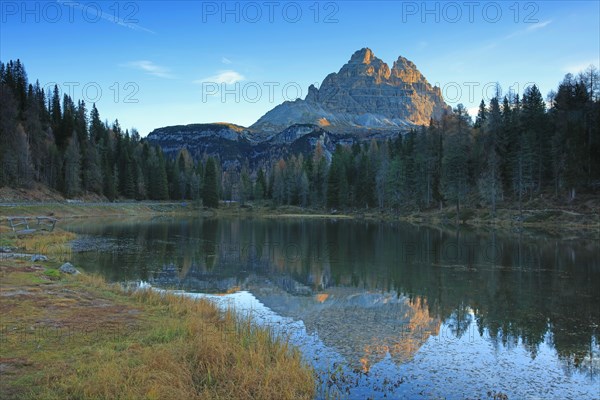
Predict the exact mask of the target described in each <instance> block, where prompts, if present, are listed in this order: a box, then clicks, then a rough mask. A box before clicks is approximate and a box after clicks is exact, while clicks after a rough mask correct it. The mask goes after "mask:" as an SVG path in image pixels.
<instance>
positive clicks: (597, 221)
mask: <svg viewBox="0 0 600 400" xmlns="http://www.w3.org/2000/svg"><path fill="white" fill-rule="evenodd" d="M15 215H18V216H38V215H52V216H54V217H57V218H60V219H62V218H87V217H121V216H125V217H136V216H144V217H148V216H156V215H163V216H186V215H188V216H194V217H197V216H203V217H241V218H311V219H354V220H371V221H384V222H394V221H401V222H407V223H411V224H415V225H435V226H446V227H453V226H456V212H455V209H454V207H445V208H443V209H430V210H424V211H414V210H400V211H392V210H384V211H381V210H378V209H371V210H340V211H335V212H331V210H322V209H310V208H302V207H297V206H280V207H273V206H271V205H270V204H269V203H268V202H261V203H254V204H251V205H247V206H240V205H238V204H222V205H221V207H220V208H218V209H207V208H202V207H200V206H199V205H198V204H197V203H193V202H122V203H120V202H116V203H108V202H106V203H103V202H93V203H67V202H54V203H23V202H21V203H14V204H11V205H10V206H7V205H1V204H0V224H1V225H3V227H0V234H2V233H3V232H6V225H7V223H6V221H4V220H5V219H6V218H7V217H9V216H15ZM460 225H463V226H466V227H473V228H478V227H482V228H493V229H499V230H511V231H520V230H523V229H533V230H538V231H542V232H547V233H551V234H556V233H560V232H563V233H568V234H573V233H574V234H577V235H583V236H594V237H600V209H596V208H595V207H593V206H592V207H587V208H584V207H578V208H577V207H576V208H567V207H560V206H557V205H556V204H552V203H536V202H533V203H530V204H525V206H524V208H523V211H522V213H520V212H519V211H518V210H517V209H515V208H499V209H498V210H497V212H496V215H495V216H492V213H491V212H490V210H489V209H478V208H465V209H464V210H462V211H461V213H460Z"/></svg>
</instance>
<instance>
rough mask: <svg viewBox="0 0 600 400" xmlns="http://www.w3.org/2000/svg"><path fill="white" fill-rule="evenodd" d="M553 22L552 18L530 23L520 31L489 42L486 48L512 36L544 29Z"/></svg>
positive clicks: (488, 48) (491, 47)
mask: <svg viewBox="0 0 600 400" xmlns="http://www.w3.org/2000/svg"><path fill="white" fill-rule="evenodd" d="M551 23H552V20H551V19H549V20H547V21H543V22H536V23H535V24H532V25H529V26H528V27H527V28H525V29H520V30H518V31H515V32H513V33H511V34H508V35H506V36H504V37H502V38H500V39H498V40H496V41H494V42H492V43H490V44H488V45H487V46H485V47H484V50H490V49H493V48H495V47H496V46H498V45H499V44H500V43H502V42H505V41H507V40H510V39H512V38H515V37H518V36H523V35H527V34H529V33H532V32H535V31H537V30H540V29H543V28H545V27H547V26H548V25H550V24H551Z"/></svg>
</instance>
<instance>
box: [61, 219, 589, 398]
mask: <svg viewBox="0 0 600 400" xmlns="http://www.w3.org/2000/svg"><path fill="white" fill-rule="evenodd" d="M70 229H72V230H73V231H75V232H78V233H82V234H84V236H83V238H82V239H80V240H79V243H78V242H76V243H75V246H74V247H75V249H76V250H77V252H76V254H75V262H77V263H79V264H81V265H85V266H86V267H87V268H86V269H87V270H92V269H96V270H97V271H100V272H102V273H103V274H104V275H105V276H107V277H109V278H110V279H112V280H120V281H124V280H144V281H147V282H149V283H150V284H151V285H153V286H156V287H161V288H165V289H179V290H185V291H187V292H199V293H235V292H239V291H243V292H247V293H249V294H251V296H252V298H253V299H254V300H253V301H256V302H257V304H260V305H261V307H264V308H265V309H268V310H271V311H272V312H273V313H274V314H276V315H277V316H279V317H281V318H286V319H288V320H290V321H300V322H301V323H302V326H303V335H305V336H306V337H312V338H316V339H315V340H318V342H319V343H320V346H321V347H319V350H318V351H316V350H315V347H314V346H312V347H311V346H306V345H305V346H304V347H303V352H305V353H306V354H307V357H308V358H309V359H311V362H313V365H316V366H317V367H318V368H321V370H322V371H328V373H331V371H332V370H335V368H337V366H339V365H343V368H342V370H343V371H348V373H350V374H354V375H353V377H351V379H350V378H349V380H352V382H353V384H355V386H352V385H351V386H352V387H351V388H346V389H347V390H345V393H346V394H348V393H351V394H352V395H356V396H362V395H369V396H375V397H380V396H381V395H382V394H383V393H386V390H388V389H385V386H386V385H385V384H384V383H385V382H387V387H392V389H394V390H395V391H394V392H393V393H396V395H398V396H400V395H402V393H404V394H406V395H408V394H410V393H413V394H414V393H417V394H418V393H420V392H419V390H420V389H419V388H421V389H423V388H424V389H423V390H424V391H423V393H424V394H423V397H428V396H437V395H442V394H443V395H447V396H448V397H449V398H464V397H469V396H471V397H472V396H474V395H476V396H484V395H485V393H487V391H489V390H500V389H502V390H503V391H504V392H506V393H511V394H513V395H514V396H516V397H527V396H529V395H531V396H538V395H541V394H542V393H544V395H548V393H550V394H551V397H555V396H558V397H564V398H571V397H572V398H576V397H577V396H580V395H581V396H584V397H590V394H593V395H592V398H593V396H597V388H598V378H597V370H598V366H599V363H598V359H599V357H600V350H599V342H598V326H599V325H600V311H599V310H600V286H599V284H600V280H599V278H600V245H599V244H598V241H597V240H588V241H586V240H564V239H562V238H559V237H550V236H543V235H534V234H531V233H524V232H521V233H518V234H500V233H497V232H493V231H490V232H488V231H475V230H467V229H460V230H444V229H436V228H428V227H416V226H412V225H407V224H399V223H398V224H390V223H375V222H355V221H330V220H292V219H290V220H283V221H281V220H261V219H212V220H206V219H204V220H203V219H187V220H186V219H161V220H155V221H115V222H107V221H102V222H101V223H98V224H93V223H89V222H88V223H87V224H85V225H80V224H74V225H73V226H71V227H70ZM97 238H102V239H101V240H102V243H103V245H102V249H101V250H99V251H95V248H94V245H93V243H94V240H96V239H97ZM111 240H112V241H113V242H114V243H113V244H114V246H113V247H112V250H111V249H110V246H108V247H109V249H107V246H106V241H111ZM86 243H87V245H86ZM298 343H300V345H301V347H302V340H301V339H298ZM325 349H326V350H325ZM323 353H326V354H328V356H327V357H326V358H327V361H325V360H324V359H323V358H322V357H321V356H320V355H319V354H321V355H322V354H323ZM334 364H335V365H336V367H335V368H334V367H333V365H334ZM393 366H394V367H393ZM407 368H410V370H408V369H407ZM456 368H463V369H465V368H466V369H467V371H468V372H469V373H468V374H467V375H466V376H465V371H464V370H462V371H461V370H460V369H456ZM415 371H417V372H415ZM376 375H377V376H379V378H377V377H376ZM499 376H500V377H502V379H499V378H498V377H499ZM442 378H443V379H442ZM550 378H552V382H553V383H548V382H546V380H547V379H550ZM328 379H329V378H328ZM439 379H442V380H441V381H440V383H438V384H437V386H436V384H435V382H436V380H439ZM469 379H471V380H472V381H470V380H469ZM445 380H449V381H452V382H455V384H456V385H458V386H457V387H456V388H451V386H452V385H449V384H442V383H443V382H444V381H445ZM524 380H525V381H527V380H529V381H531V382H532V383H531V384H528V385H523V382H524ZM419 382H421V383H419ZM536 382H537V383H536ZM339 385H341V384H340V380H339V379H337V380H336V382H335V383H334V384H332V383H331V382H327V379H325V380H324V382H323V386H324V387H331V386H333V388H336V387H338V386H339ZM439 385H442V386H441V387H438V386H439ZM464 385H467V386H464ZM548 385H550V386H548ZM469 387H470V389H469ZM436 388H437V389H436ZM544 388H545V389H544ZM338 389H339V390H340V391H341V392H342V393H343V392H344V390H342V389H341V388H340V387H338ZM418 389H419V390H418ZM390 390H391V389H390ZM502 390H501V391H502ZM548 391H549V392H548ZM594 393H595V394H594ZM576 394H578V395H577V396H575V395H576ZM511 398H512V397H511Z"/></svg>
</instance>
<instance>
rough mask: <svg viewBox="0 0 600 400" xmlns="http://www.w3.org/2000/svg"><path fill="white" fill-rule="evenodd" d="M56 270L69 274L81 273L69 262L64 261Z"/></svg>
mask: <svg viewBox="0 0 600 400" xmlns="http://www.w3.org/2000/svg"><path fill="white" fill-rule="evenodd" d="M58 270H59V271H60V272H62V273H64V274H70V275H77V274H80V273H81V272H79V271H78V270H77V268H75V267H74V266H73V264H71V263H64V264H63V265H62V266H61V267H60V268H59V269H58Z"/></svg>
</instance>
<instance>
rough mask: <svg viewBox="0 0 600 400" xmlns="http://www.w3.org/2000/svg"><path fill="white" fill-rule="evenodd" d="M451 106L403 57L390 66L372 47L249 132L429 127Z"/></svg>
mask: <svg viewBox="0 0 600 400" xmlns="http://www.w3.org/2000/svg"><path fill="white" fill-rule="evenodd" d="M447 110H449V107H448V105H447V104H446V103H445V102H444V99H443V98H442V95H441V91H440V89H439V88H438V87H433V86H431V85H430V84H429V82H427V79H425V77H424V76H423V75H422V74H421V73H420V72H419V70H418V69H417V67H416V66H415V64H413V63H412V62H411V61H409V60H407V59H406V58H404V57H399V58H398V60H397V61H395V62H394V64H393V66H392V68H391V69H390V67H389V66H388V65H387V64H386V63H385V62H383V61H382V60H380V59H379V58H377V57H376V56H375V55H374V54H373V52H372V51H371V49H369V48H364V49H361V50H359V51H357V52H355V53H354V54H353V55H352V57H351V58H350V60H349V61H348V63H346V64H345V65H344V66H343V67H342V68H341V69H340V70H339V72H337V73H332V74H329V75H328V76H327V77H326V78H325V79H324V80H323V82H322V84H321V86H320V88H319V89H317V88H316V87H315V86H313V85H311V86H310V87H309V89H308V94H307V96H306V98H305V99H304V100H301V99H298V100H296V101H293V102H289V101H288V102H285V103H283V104H281V105H279V106H277V107H275V108H274V109H272V110H271V111H269V112H268V113H267V114H265V115H264V116H263V117H262V118H260V119H259V120H258V121H257V122H256V123H255V124H254V125H252V126H251V127H250V129H251V130H253V131H257V132H279V131H281V130H283V129H285V128H286V127H288V126H290V125H292V124H295V123H301V124H315V125H318V126H322V127H325V126H326V127H327V129H328V130H330V131H333V132H342V131H344V132H349V131H352V130H365V129H379V130H381V129H395V130H398V129H406V128H408V127H411V126H414V125H428V124H429V121H430V119H431V118H434V119H438V118H440V117H441V116H442V115H443V113H444V112H445V111H447Z"/></svg>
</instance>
